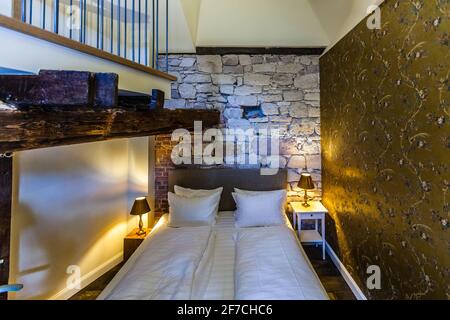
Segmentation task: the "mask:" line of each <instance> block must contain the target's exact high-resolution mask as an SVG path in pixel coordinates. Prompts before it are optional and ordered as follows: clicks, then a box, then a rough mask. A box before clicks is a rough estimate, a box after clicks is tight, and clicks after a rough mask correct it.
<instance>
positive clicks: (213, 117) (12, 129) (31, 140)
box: [0, 103, 220, 153]
mask: <svg viewBox="0 0 450 320" xmlns="http://www.w3.org/2000/svg"><path fill="white" fill-rule="evenodd" d="M194 121H202V123H203V127H204V128H211V127H214V126H217V125H218V124H219V122H220V113H219V112H218V111H215V110H192V109H191V110H168V109H152V110H146V111H141V110H139V109H138V110H133V109H130V108H126V109H124V108H115V109H104V108H86V107H83V108H70V109H68V108H67V107H64V108H27V109H25V110H24V109H20V108H16V107H14V106H11V105H6V104H4V103H3V104H0V153H5V152H14V151H21V150H29V149H37V148H46V147H52V146H59V145H67V144H77V143H84V142H92V141H101V140H109V139H115V138H130V137H139V136H151V135H156V134H164V133H166V134H167V133H171V132H172V131H173V130H174V129H178V128H185V129H188V130H192V129H193V127H194Z"/></svg>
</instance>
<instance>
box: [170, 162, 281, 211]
mask: <svg viewBox="0 0 450 320" xmlns="http://www.w3.org/2000/svg"><path fill="white" fill-rule="evenodd" d="M175 185H179V186H181V187H185V188H193V189H214V188H218V187H223V192H222V197H221V199H220V204H219V210H220V211H232V210H235V209H236V205H235V203H234V200H233V197H232V196H231V192H233V188H239V189H245V190H257V191H269V190H279V189H286V187H287V171H286V170H278V173H277V174H276V175H270V176H263V175H261V174H260V170H259V169H229V168H208V169H198V168H195V169H184V168H183V169H172V170H170V171H169V191H171V192H173V187H174V186H175Z"/></svg>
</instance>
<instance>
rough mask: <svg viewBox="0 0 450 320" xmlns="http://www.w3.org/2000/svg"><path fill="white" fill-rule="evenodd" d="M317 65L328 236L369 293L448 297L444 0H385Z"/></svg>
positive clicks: (448, 97)
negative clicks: (377, 282) (374, 269)
mask: <svg viewBox="0 0 450 320" xmlns="http://www.w3.org/2000/svg"><path fill="white" fill-rule="evenodd" d="M320 71H321V132H322V137H321V138H322V150H323V155H322V163H323V168H322V170H323V172H322V181H323V201H324V204H325V206H326V207H327V208H328V210H329V211H330V215H329V217H328V222H327V223H328V230H327V231H328V234H327V236H328V240H329V243H330V245H331V246H332V248H333V249H334V250H335V251H336V252H337V254H338V255H339V257H340V259H341V261H343V263H344V264H345V266H346V267H347V269H348V270H349V271H350V273H351V274H352V276H353V277H354V278H355V280H356V281H357V282H358V284H359V285H360V287H361V289H362V290H363V291H364V293H365V294H366V296H367V297H368V298H370V299H449V298H450V230H449V226H450V224H449V218H450V82H449V78H450V0H399V1H394V0H386V1H385V2H384V3H383V4H382V5H381V29H378V30H371V29H369V28H368V27H367V24H366V20H363V21H362V22H361V23H360V24H359V25H358V26H357V27H356V28H355V29H354V30H352V31H351V32H350V33H349V34H348V35H347V36H346V37H345V38H344V39H343V40H341V41H340V42H339V43H338V44H337V45H336V46H335V47H333V48H332V49H331V50H330V51H329V52H327V53H326V54H325V55H324V56H323V57H322V58H321V59H320ZM370 265H377V266H379V267H380V271H381V289H372V290H369V289H368V288H367V286H366V280H367V278H368V277H369V274H367V272H366V271H367V267H368V266H370Z"/></svg>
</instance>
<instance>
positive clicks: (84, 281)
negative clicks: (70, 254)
mask: <svg viewBox="0 0 450 320" xmlns="http://www.w3.org/2000/svg"><path fill="white" fill-rule="evenodd" d="M122 260H123V253H118V254H117V255H115V256H114V257H112V258H111V259H109V260H107V261H105V262H104V263H102V264H101V265H99V266H98V267H97V268H95V269H93V270H91V271H90V272H88V273H86V274H85V275H84V276H82V277H81V285H80V289H69V288H64V289H63V290H61V291H60V292H58V293H57V294H55V295H54V296H51V297H50V298H49V300H67V299H69V298H70V297H72V296H73V295H74V294H76V293H77V292H79V291H81V290H82V289H83V288H85V287H86V286H87V285H89V284H90V283H92V282H93V281H94V280H96V279H98V278H99V277H100V276H102V275H103V274H104V273H105V272H107V271H109V270H111V269H112V268H114V267H115V266H117V265H118V264H119V263H121V262H122Z"/></svg>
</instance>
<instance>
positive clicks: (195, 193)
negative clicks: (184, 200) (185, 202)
mask: <svg viewBox="0 0 450 320" xmlns="http://www.w3.org/2000/svg"><path fill="white" fill-rule="evenodd" d="M173 189H174V191H175V194H177V195H179V196H183V197H204V196H210V195H212V194H215V193H217V192H218V193H222V191H223V187H220V188H217V189H212V190H205V189H190V188H183V187H180V186H174V187H173Z"/></svg>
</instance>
